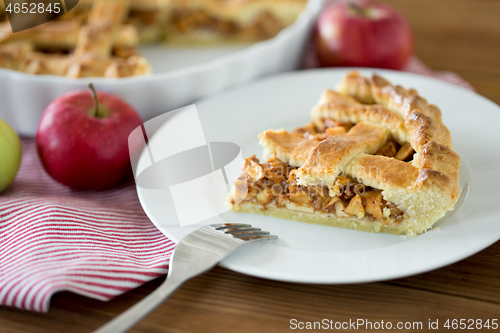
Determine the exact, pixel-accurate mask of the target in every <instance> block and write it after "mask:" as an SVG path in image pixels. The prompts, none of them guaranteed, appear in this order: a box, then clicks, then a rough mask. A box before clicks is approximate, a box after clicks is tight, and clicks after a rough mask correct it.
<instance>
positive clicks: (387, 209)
mask: <svg viewBox="0 0 500 333" xmlns="http://www.w3.org/2000/svg"><path fill="white" fill-rule="evenodd" d="M389 216H391V210H390V209H389V208H384V217H389Z"/></svg>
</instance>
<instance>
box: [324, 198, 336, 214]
mask: <svg viewBox="0 0 500 333" xmlns="http://www.w3.org/2000/svg"><path fill="white" fill-rule="evenodd" d="M338 201H340V198H339V197H333V198H331V199H330V200H325V201H324V203H323V205H324V206H323V209H324V210H326V211H335V204H336V203H337V202H338Z"/></svg>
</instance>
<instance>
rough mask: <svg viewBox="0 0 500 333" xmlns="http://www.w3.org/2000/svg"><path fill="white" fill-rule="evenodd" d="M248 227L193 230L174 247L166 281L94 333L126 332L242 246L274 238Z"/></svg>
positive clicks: (216, 226)
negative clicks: (189, 282)
mask: <svg viewBox="0 0 500 333" xmlns="http://www.w3.org/2000/svg"><path fill="white" fill-rule="evenodd" d="M277 238H278V236H275V235H269V232H268V231H262V230H261V229H259V228H253V227H252V226H251V225H250V224H241V223H222V224H212V225H207V226H205V227H202V228H200V229H198V230H196V231H193V232H192V233H190V234H189V235H187V236H186V237H184V238H183V239H182V240H181V241H180V242H179V244H177V246H176V248H175V250H174V253H173V255H172V258H171V259H170V267H169V270H168V276H167V279H166V280H165V282H163V284H162V285H160V286H159V287H158V289H156V290H155V291H154V292H152V293H151V294H150V295H148V296H147V297H146V298H144V299H143V300H142V301H140V302H139V303H137V304H136V305H134V306H133V307H131V308H130V309H128V310H127V311H125V312H124V313H122V314H121V315H119V316H118V317H116V318H115V319H113V320H111V321H110V322H109V323H107V324H105V325H103V326H101V327H100V328H99V329H97V330H96V331H95V332H94V333H108V332H109V333H117V332H125V331H127V330H128V329H130V328H131V327H132V326H134V325H135V324H136V323H137V322H138V321H139V320H141V319H142V318H144V317H145V316H146V315H147V314H149V313H150V312H151V311H153V310H154V309H156V308H157V307H158V306H159V305H160V304H162V303H163V302H164V301H165V300H166V299H167V298H169V297H170V295H172V294H173V293H174V292H175V291H176V290H177V289H178V288H179V287H180V286H181V285H182V284H183V283H184V282H186V281H187V280H189V279H191V278H193V277H195V276H197V275H199V274H201V273H203V272H206V271H208V270H209V269H211V268H212V267H214V266H215V265H216V264H217V263H218V262H220V261H221V260H222V259H224V258H225V257H227V256H228V255H229V254H231V253H233V252H234V251H235V250H237V249H238V248H240V247H241V246H242V245H243V244H247V243H254V242H259V241H265V240H271V239H277Z"/></svg>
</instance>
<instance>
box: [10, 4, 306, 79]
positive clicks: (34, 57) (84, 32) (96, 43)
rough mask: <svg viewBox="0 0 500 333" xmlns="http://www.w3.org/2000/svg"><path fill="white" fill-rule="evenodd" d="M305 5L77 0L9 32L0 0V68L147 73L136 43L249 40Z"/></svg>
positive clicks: (267, 34) (268, 33)
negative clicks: (34, 24)
mask: <svg viewBox="0 0 500 333" xmlns="http://www.w3.org/2000/svg"><path fill="white" fill-rule="evenodd" d="M63 4H64V1H63ZM305 5H306V0H80V1H79V2H78V4H77V5H76V6H75V8H69V10H68V11H67V12H66V10H67V9H66V7H63V8H62V10H64V11H65V14H64V15H62V16H59V17H57V18H56V19H54V20H53V21H49V22H47V23H44V24H42V25H40V26H37V27H34V28H30V29H27V30H23V31H19V32H16V33H13V32H12V29H11V26H10V23H9V19H8V15H7V8H5V6H4V4H3V2H1V1H0V68H8V69H12V70H16V71H21V72H25V73H31V74H52V75H61V76H66V77H74V78H78V77H114V78H117V77H128V76H134V75H142V74H148V73H150V72H151V66H150V65H149V63H148V61H147V60H146V59H145V58H144V57H143V56H142V55H141V54H140V53H139V52H138V51H137V46H138V45H140V44H144V43H159V42H166V43H169V44H182V45H186V44H187V45H207V44H214V43H235V42H236V43H241V42H244V43H253V42H257V41H261V40H265V39H268V38H271V37H273V36H275V35H276V34H277V33H278V32H279V31H281V30H282V29H283V28H285V27H286V26H288V25H290V24H292V23H293V22H294V21H295V20H296V19H297V17H298V16H299V14H300V13H301V11H302V10H303V9H304V7H305ZM10 10H11V11H12V9H10ZM12 15H14V17H15V15H18V16H21V15H23V14H22V13H18V14H15V13H14V14H12ZM37 15H44V14H37ZM18 18H19V19H22V17H18Z"/></svg>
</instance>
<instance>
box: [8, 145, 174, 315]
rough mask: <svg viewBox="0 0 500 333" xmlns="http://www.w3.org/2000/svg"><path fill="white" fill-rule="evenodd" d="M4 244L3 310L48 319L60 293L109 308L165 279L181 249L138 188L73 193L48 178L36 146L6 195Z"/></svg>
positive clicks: (26, 153) (29, 148)
mask: <svg viewBox="0 0 500 333" xmlns="http://www.w3.org/2000/svg"><path fill="white" fill-rule="evenodd" d="M0 237H1V243H0V274H1V275H0V305H9V306H15V307H18V308H21V309H26V310H32V311H41V312H46V311H48V309H49V302H50V298H51V296H52V295H53V294H54V293H56V292H58V291H62V290H68V291H72V292H75V293H77V294H81V295H85V296H88V297H92V298H97V299H100V300H109V299H111V298H113V297H114V296H116V295H119V294H122V293H124V292H126V291H127V290H130V289H132V288H135V287H137V286H139V285H141V284H143V283H145V282H146V281H149V280H151V279H153V278H155V277H158V276H160V275H163V274H165V273H167V269H168V261H169V258H170V254H171V253H172V251H173V249H174V243H173V242H171V241H170V240H169V239H167V238H166V237H165V236H164V235H163V234H162V233H161V232H160V231H159V230H158V229H156V227H155V226H154V225H153V224H152V223H151V222H150V221H149V219H148V218H147V216H146V215H145V214H144V211H143V210H142V207H141V205H140V203H139V200H138V199H137V193H136V190H135V186H134V184H133V183H131V182H129V183H128V184H125V185H122V186H121V187H119V188H116V189H113V190H110V191H105V192H79V191H72V190H70V189H69V188H67V187H65V186H63V185H60V184H59V183H57V182H56V181H54V180H53V179H52V178H50V176H49V175H48V174H47V173H46V172H45V170H44V169H43V167H42V166H41V164H40V161H39V159H38V154H37V152H36V146H35V143H34V140H32V139H24V140H23V160H22V164H21V169H20V171H19V173H18V175H17V176H16V179H15V181H14V183H13V184H12V185H11V186H10V188H9V189H8V190H7V191H6V192H4V193H3V194H1V195H0Z"/></svg>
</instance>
